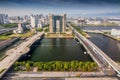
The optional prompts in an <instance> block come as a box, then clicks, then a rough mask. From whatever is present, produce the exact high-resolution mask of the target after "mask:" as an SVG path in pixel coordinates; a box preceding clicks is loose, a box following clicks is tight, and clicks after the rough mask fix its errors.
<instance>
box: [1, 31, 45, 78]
mask: <svg viewBox="0 0 120 80" xmlns="http://www.w3.org/2000/svg"><path fill="white" fill-rule="evenodd" d="M43 34H44V33H43V32H41V33H37V34H35V35H33V36H32V37H30V38H28V39H27V40H26V41H24V42H23V43H21V44H20V45H18V46H17V47H15V48H12V49H10V50H8V51H7V52H6V55H7V57H5V58H4V59H3V60H1V61H0V71H1V73H0V78H1V77H2V76H3V75H4V74H5V72H6V71H7V70H8V69H9V68H10V67H11V66H12V65H13V64H14V62H16V61H17V60H18V59H19V58H20V57H21V56H22V55H23V54H26V53H27V52H28V51H29V47H30V46H31V45H32V44H33V43H34V42H35V41H36V40H37V39H39V38H40V37H41V36H42V35H43Z"/></svg>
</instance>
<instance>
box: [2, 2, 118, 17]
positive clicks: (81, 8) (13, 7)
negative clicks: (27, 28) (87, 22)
mask: <svg viewBox="0 0 120 80" xmlns="http://www.w3.org/2000/svg"><path fill="white" fill-rule="evenodd" d="M119 5H120V1H119V0H92V1H91V0H51V1H49V0H20V1H19V0H10V1H9V0H1V1H0V13H6V14H9V15H10V16H23V15H30V14H41V13H42V14H45V15H47V14H49V13H54V14H61V13H66V14H68V16H120V6H119Z"/></svg>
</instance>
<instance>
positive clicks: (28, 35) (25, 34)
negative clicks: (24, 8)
mask: <svg viewBox="0 0 120 80" xmlns="http://www.w3.org/2000/svg"><path fill="white" fill-rule="evenodd" d="M33 34H34V32H32V31H27V32H26V33H23V34H12V35H10V37H20V38H22V39H25V38H28V37H31V36H32V35H33Z"/></svg>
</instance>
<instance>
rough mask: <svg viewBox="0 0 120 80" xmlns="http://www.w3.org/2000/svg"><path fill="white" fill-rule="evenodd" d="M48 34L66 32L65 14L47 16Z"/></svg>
mask: <svg viewBox="0 0 120 80" xmlns="http://www.w3.org/2000/svg"><path fill="white" fill-rule="evenodd" d="M49 23H50V26H49V31H50V33H64V32H65V31H66V14H62V15H53V14H50V15H49Z"/></svg>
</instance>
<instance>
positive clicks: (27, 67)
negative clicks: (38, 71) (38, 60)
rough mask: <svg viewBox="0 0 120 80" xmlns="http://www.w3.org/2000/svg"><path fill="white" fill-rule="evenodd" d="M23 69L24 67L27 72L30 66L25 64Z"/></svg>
mask: <svg viewBox="0 0 120 80" xmlns="http://www.w3.org/2000/svg"><path fill="white" fill-rule="evenodd" d="M25 67H26V70H27V71H28V70H30V64H29V63H26V64H25Z"/></svg>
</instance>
